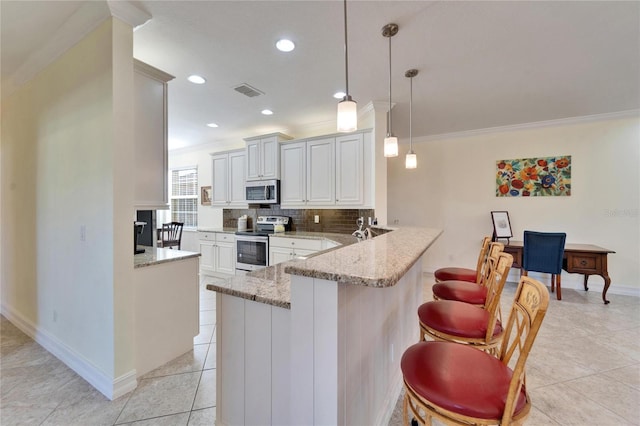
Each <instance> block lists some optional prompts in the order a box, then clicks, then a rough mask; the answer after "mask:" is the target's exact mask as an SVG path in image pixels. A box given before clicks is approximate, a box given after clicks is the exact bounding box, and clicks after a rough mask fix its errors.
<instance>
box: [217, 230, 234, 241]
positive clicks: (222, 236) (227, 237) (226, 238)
mask: <svg viewBox="0 0 640 426" xmlns="http://www.w3.org/2000/svg"><path fill="white" fill-rule="evenodd" d="M235 240H236V236H235V235H234V234H227V233H222V232H219V233H217V234H216V241H217V242H219V243H223V242H227V243H232V242H234V241H235Z"/></svg>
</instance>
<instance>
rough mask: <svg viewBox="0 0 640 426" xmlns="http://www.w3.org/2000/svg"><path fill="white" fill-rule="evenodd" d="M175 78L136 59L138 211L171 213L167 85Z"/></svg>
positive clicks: (136, 175)
mask: <svg viewBox="0 0 640 426" xmlns="http://www.w3.org/2000/svg"><path fill="white" fill-rule="evenodd" d="M173 78H174V77H173V76H172V75H169V74H167V73H165V72H163V71H160V70H159V69H157V68H154V67H152V66H150V65H147V64H145V63H144V62H140V61H138V60H136V59H134V105H133V111H134V138H135V139H134V156H135V171H134V173H135V189H134V191H135V197H134V200H135V207H136V209H138V210H156V209H168V208H169V205H168V204H169V199H168V193H167V190H168V188H167V185H168V175H167V161H168V150H167V82H169V81H170V80H172V79H173Z"/></svg>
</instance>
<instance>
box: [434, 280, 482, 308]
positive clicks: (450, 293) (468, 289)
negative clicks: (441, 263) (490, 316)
mask: <svg viewBox="0 0 640 426" xmlns="http://www.w3.org/2000/svg"><path fill="white" fill-rule="evenodd" d="M431 290H432V291H433V294H434V295H435V296H436V297H437V298H438V299H442V300H458V301H460V302H465V303H471V304H472V305H484V302H485V301H486V300H487V288H486V287H485V286H482V285H478V284H475V283H470V282H468V281H443V282H440V283H437V284H434V285H433V287H432V289H431Z"/></svg>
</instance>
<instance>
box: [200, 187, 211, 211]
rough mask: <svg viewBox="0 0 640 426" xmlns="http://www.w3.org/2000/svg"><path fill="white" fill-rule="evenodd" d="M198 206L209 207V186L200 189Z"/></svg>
mask: <svg viewBox="0 0 640 426" xmlns="http://www.w3.org/2000/svg"><path fill="white" fill-rule="evenodd" d="M200 204H202V205H203V206H210V205H211V187H210V186H201V187H200Z"/></svg>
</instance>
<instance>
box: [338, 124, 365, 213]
mask: <svg viewBox="0 0 640 426" xmlns="http://www.w3.org/2000/svg"><path fill="white" fill-rule="evenodd" d="M363 157H364V147H363V138H362V133H358V134H354V135H345V136H339V137H337V138H336V174H335V175H336V204H338V205H345V204H348V205H361V204H363V203H364V179H363V176H364V170H363Z"/></svg>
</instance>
